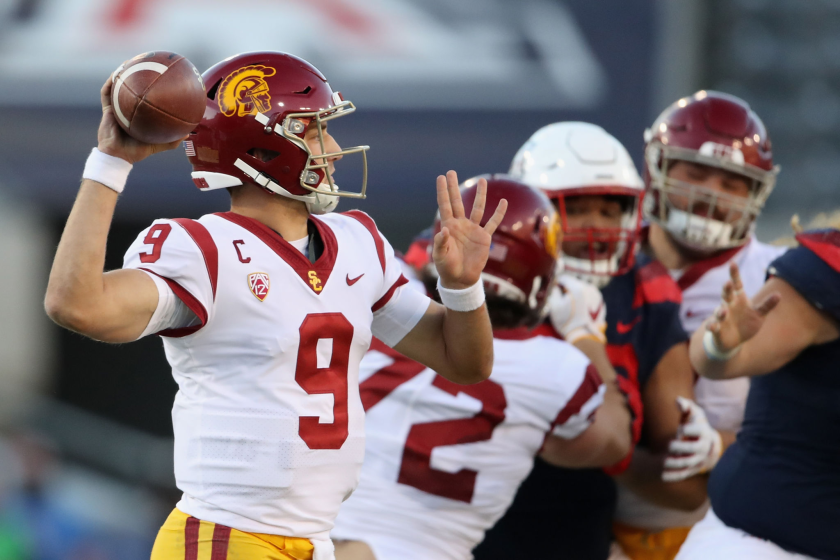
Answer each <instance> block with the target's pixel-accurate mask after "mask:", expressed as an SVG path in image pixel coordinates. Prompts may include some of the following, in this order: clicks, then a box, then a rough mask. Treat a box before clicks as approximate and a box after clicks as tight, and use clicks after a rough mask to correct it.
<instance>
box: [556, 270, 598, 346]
mask: <svg viewBox="0 0 840 560" xmlns="http://www.w3.org/2000/svg"><path fill="white" fill-rule="evenodd" d="M548 308H549V319H550V320H551V325H552V326H553V327H554V330H556V331H557V332H558V333H560V334H561V335H562V336H563V338H565V339H566V341H568V342H569V343H571V344H574V343H575V342H577V341H578V340H581V339H583V338H593V339H595V340H597V341H599V342H601V343H602V344H604V343H606V341H607V337H606V336H605V333H606V331H607V306H606V305H604V298H603V297H602V296H601V291H600V290H599V289H598V288H596V287H595V286H593V285H591V284H588V283H586V282H584V281H583V280H578V279H577V278H575V277H573V276H561V277H560V278H558V280H557V287H556V288H554V289H553V290H552V292H551V296H550V298H549V301H548Z"/></svg>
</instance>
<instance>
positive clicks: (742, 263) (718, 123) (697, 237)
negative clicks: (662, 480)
mask: <svg viewBox="0 0 840 560" xmlns="http://www.w3.org/2000/svg"><path fill="white" fill-rule="evenodd" d="M645 142H646V146H645V164H646V169H645V171H646V173H645V179H646V181H647V182H648V188H649V192H648V198H647V200H646V207H645V214H646V217H647V219H648V220H649V221H650V230H649V234H648V239H647V241H648V243H647V247H646V249H647V250H648V251H649V252H650V253H651V254H652V256H654V257H655V258H657V259H658V260H659V261H660V262H661V263H662V264H664V265H665V266H666V268H668V269H669V270H670V272H671V275H672V277H673V278H674V279H675V280H676V281H677V284H678V285H679V287H680V288H681V290H682V293H683V301H682V306H681V319H682V323H683V327H684V328H685V330H686V331H687V332H694V331H695V330H696V329H697V328H698V327H699V326H700V325H701V324H702V322H703V321H704V320H705V319H706V318H707V317H708V316H710V315H711V314H712V312H713V311H714V309H715V308H716V307H717V305H718V304H719V301H720V291H721V289H722V287H723V285H724V283H725V282H726V281H727V280H728V279H729V267H728V263H729V262H730V261H734V262H736V263H737V264H738V266H739V268H740V270H741V274H742V278H743V284H744V291H745V292H746V294H747V296H748V297H752V296H753V295H754V294H755V293H756V292H757V291H758V290H759V288H761V286H762V285H763V283H764V278H765V273H766V269H767V266H768V265H769V264H770V262H771V261H773V260H774V259H775V258H776V257H777V256H779V255H780V254H781V253H782V252H783V251H784V249H783V248H779V247H773V246H770V245H766V244H764V243H761V242H759V241H758V240H757V239H756V238H755V235H754V233H753V232H754V229H755V220H756V219H757V218H758V216H759V214H760V212H761V209H762V207H763V206H764V202H765V201H766V200H767V197H768V196H769V195H770V192H771V191H772V190H773V186H774V184H775V180H776V175H777V173H778V167H774V165H773V154H772V150H771V143H770V139H769V136H768V134H767V131H766V129H765V127H764V124H763V123H762V121H761V119H760V118H759V117H758V115H756V114H755V112H753V111H752V110H751V109H750V107H749V105H748V104H747V103H746V102H744V101H743V100H741V99H739V98H737V97H734V96H731V95H728V94H724V93H719V92H714V91H700V92H697V93H696V94H694V95H693V96H690V97H686V98H683V99H680V100H678V101H677V102H675V103H674V104H673V105H672V106H670V107H669V108H667V109H666V110H665V111H664V112H663V113H662V114H661V115H660V116H659V117H658V118H657V119H656V121H655V122H654V124H653V125H652V126H651V128H650V129H648V130H647V131H646V133H645ZM748 392H749V379H747V378H739V379H731V380H725V381H720V380H710V379H706V378H700V379H699V380H698V382H697V384H696V386H695V389H694V393H695V398H696V401H697V402H698V403H699V404H700V406H701V407H702V408H703V410H704V411H705V416H706V417H707V418H708V422H709V423H710V424H711V426H712V427H713V428H714V430H708V429H707V430H703V433H702V436H701V441H700V442H699V443H695V444H688V445H689V446H692V445H693V446H694V448H693V449H692V450H691V453H693V454H692V455H689V456H688V457H685V456H680V455H681V454H682V453H688V452H689V451H688V448H687V447H683V446H684V445H685V443H684V442H678V441H675V442H673V443H672V455H671V456H669V457H668V458H667V459H666V463H665V467H666V469H665V475H664V476H667V477H668V480H672V481H676V480H682V479H685V478H688V477H690V476H693V475H695V474H697V473H702V472H707V471H709V470H711V469H712V468H713V467H714V465H715V463H716V462H717V460H718V459H719V457H720V455H721V453H722V451H723V448H725V447H726V446H727V445H728V444H730V443H731V442H732V441H734V436H735V433H736V432H737V431H738V430H739V429H740V427H741V422H742V420H743V416H744V408H745V405H746V398H747V393H748ZM695 435H697V434H695ZM698 449H701V450H702V452H699V453H698ZM707 509H708V502H707V503H706V504H705V505H704V506H702V507H701V508H699V509H698V510H696V511H693V512H683V511H678V510H672V509H667V508H663V507H659V506H657V505H654V504H652V503H650V502H647V501H645V500H644V499H642V498H641V497H639V496H637V495H635V494H633V493H632V492H630V491H628V490H626V489H623V488H622V489H620V493H619V504H618V509H617V512H616V519H617V521H618V523H620V524H621V526H622V530H621V531H617V533H616V536H617V538H618V540H619V542H620V543H621V545H622V547H623V549H624V552H625V553H626V554H627V555H628V556H630V557H631V558H633V560H647V559H649V558H650V559H653V558H656V559H659V558H673V557H674V556H675V555H676V553H677V551H678V550H679V546H680V545H681V543H682V542H683V540H684V539H685V536H686V535H687V533H688V530H689V529H690V527H691V526H692V525H693V524H694V523H696V522H698V521H699V520H700V519H702V518H703V516H704V514H705V512H706V510H707ZM663 551H664V555H663ZM618 557H621V555H620V554H619V555H618Z"/></svg>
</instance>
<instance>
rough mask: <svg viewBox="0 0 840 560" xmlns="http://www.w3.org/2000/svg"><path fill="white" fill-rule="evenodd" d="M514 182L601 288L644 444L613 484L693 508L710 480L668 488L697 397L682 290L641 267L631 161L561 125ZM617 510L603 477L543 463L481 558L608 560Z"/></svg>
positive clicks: (575, 270) (550, 129)
mask: <svg viewBox="0 0 840 560" xmlns="http://www.w3.org/2000/svg"><path fill="white" fill-rule="evenodd" d="M511 174H512V175H513V176H515V177H519V178H520V179H521V180H522V181H524V182H526V183H528V184H529V185H531V186H534V187H538V188H541V189H542V190H543V192H545V193H546V194H547V195H548V196H549V198H550V199H551V200H552V201H553V202H554V204H555V205H556V206H557V208H558V210H559V213H560V218H561V223H562V226H563V243H562V251H563V264H564V268H565V272H566V273H567V274H571V275H575V276H577V277H578V278H580V279H582V280H584V281H586V282H587V283H588V284H590V285H592V286H596V287H598V288H600V289H601V292H602V294H603V298H604V302H605V303H606V309H607V313H606V324H607V331H606V336H607V351H608V353H609V357H610V359H611V361H612V363H613V366H615V368H616V370H617V372H618V374H619V379H620V380H621V381H622V383H624V384H625V385H626V386H627V387H628V390H627V392H628V394H630V395H631V398H630V402H631V404H633V405H635V408H636V418H635V421H636V426H635V428H636V434H637V437H640V438H641V441H640V445H639V447H637V449H636V451H634V455H633V458H634V460H633V463H632V464H630V463H629V461H630V458H629V457H628V458H627V459H626V460H625V461H623V462H622V464H620V465H616V466H614V467H613V468H611V469H608V472H609V473H610V474H612V475H615V476H618V475H619V474H621V473H622V472H623V474H621V476H620V478H619V480H620V481H622V482H623V483H624V484H628V485H631V486H632V487H635V488H638V489H639V491H640V492H642V493H644V495H646V496H650V497H651V499H654V500H656V501H657V502H658V503H664V504H667V505H671V506H673V507H678V508H683V509H694V508H696V507H698V506H699V505H700V504H702V503H703V501H704V500H705V497H706V494H705V479H700V478H694V479H689V480H685V481H682V482H678V483H675V484H672V483H665V482H663V481H662V479H661V475H662V470H663V460H664V458H665V454H666V453H667V451H668V448H669V444H670V442H671V441H672V440H673V439H674V438H675V437H676V436H677V433H678V429H679V427H680V418H681V413H680V409H679V408H678V405H677V399H678V398H681V399H691V398H692V397H693V391H692V385H693V382H694V379H693V373H692V371H691V367H690V364H689V361H688V347H687V344H686V341H687V338H688V337H687V335H686V333H685V331H684V330H683V328H682V326H681V324H680V318H679V305H680V299H681V298H680V292H679V289H678V288H677V286H676V284H675V283H674V281H673V280H672V279H671V277H670V276H669V275H668V273H667V271H666V270H665V268H664V267H663V266H662V265H661V264H659V263H658V262H656V261H654V260H651V259H650V258H649V257H647V256H646V255H640V256H638V257H637V255H636V248H637V245H638V243H637V241H638V237H639V231H640V226H641V223H640V221H641V205H642V197H643V194H644V184H643V182H642V179H641V178H640V177H639V174H638V172H637V171H636V168H635V166H634V165H633V161H632V159H631V158H630V155H629V154H628V153H627V150H626V149H625V148H624V146H622V145H621V143H620V142H619V141H618V140H616V139H615V138H614V137H612V136H611V135H610V134H608V133H607V132H606V131H605V130H603V129H602V128H601V127H599V126H596V125H593V124H589V123H582V122H562V123H554V124H551V125H548V126H545V127H543V128H542V129H540V130H539V131H537V132H536V133H534V135H533V136H532V137H531V138H530V139H529V140H528V141H527V142H526V143H525V144H524V145H523V146H522V148H521V149H520V150H519V152H518V153H517V154H516V156H515V157H514V159H513V163H512V165H511ZM555 318H556V317H554V316H553V317H552V319H555ZM685 402H686V406H687V405H688V403H689V402H690V401H688V400H686V401H685ZM628 466H629V467H630V468H629V470H627V471H626V472H624V469H626V468H627V467H628ZM615 503H616V489H615V483H614V482H613V480H612V478H611V477H610V476H609V475H608V474H607V473H605V472H604V471H603V470H601V469H589V470H570V469H562V468H557V467H553V466H551V465H550V464H549V463H547V462H545V461H542V460H540V459H537V461H536V464H535V466H534V470H533V471H532V472H531V474H530V476H529V477H528V479H527V480H526V481H525V482H524V483H523V484H522V486H521V487H520V489H519V492H518V493H517V496H516V498H515V500H514V502H513V505H512V506H511V508H510V509H509V510H508V512H507V513H506V515H505V516H504V517H503V518H502V519H501V520H500V521H499V522H498V523H497V524H496V526H495V527H494V528H493V529H492V530H491V531H489V532H488V533H487V536H486V538H485V540H484V542H482V543H481V545H480V546H479V547H478V548H477V549H476V551H475V556H476V558H477V559H478V560H487V559H496V558H498V559H501V558H511V557H517V556H519V555H521V556H522V557H528V558H575V559H576V560H586V559H595V560H603V559H605V558H606V557H607V556H608V555H609V550H610V545H611V543H612V540H613V538H612V524H613V512H614V510H615Z"/></svg>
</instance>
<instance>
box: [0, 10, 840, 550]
mask: <svg viewBox="0 0 840 560" xmlns="http://www.w3.org/2000/svg"><path fill="white" fill-rule="evenodd" d="M156 48H159V49H164V50H171V51H176V52H179V53H181V54H184V55H186V56H187V57H188V58H190V59H191V60H192V61H193V62H194V63H195V65H196V66H197V67H198V68H199V69H201V70H202V71H203V70H204V69H206V68H207V67H209V66H210V65H211V64H212V63H214V62H216V61H218V60H221V59H222V58H224V57H226V56H229V55H231V54H234V53H237V52H242V51H248V50H283V51H288V52H291V53H295V54H297V55H299V56H302V57H303V58H306V59H307V60H309V61H311V62H312V63H314V64H315V65H316V66H318V67H319V68H320V69H321V70H322V71H323V72H324V73H325V74H326V75H327V76H328V78H329V79H330V82H331V83H332V85H333V86H334V87H336V88H337V89H340V90H341V91H342V92H343V93H344V94H345V97H346V98H348V99H351V100H352V101H354V102H355V103H356V105H357V106H358V107H359V110H358V111H357V113H356V114H355V115H352V116H350V117H347V118H345V119H340V120H338V121H334V123H333V124H331V125H330V129H331V131H332V133H333V134H334V135H335V136H336V137H337V139H338V141H339V142H340V143H342V144H346V145H356V144H369V145H370V146H371V151H370V158H369V159H370V180H369V188H368V192H369V194H370V196H369V199H368V200H366V201H362V202H360V203H358V204H349V203H348V202H347V201H346V200H345V201H342V203H341V206H340V208H344V209H348V208H350V207H353V206H357V207H360V208H362V209H364V210H365V211H367V212H368V213H370V214H371V215H372V216H373V217H374V218H375V219H376V220H377V222H378V223H379V226H380V228H381V229H382V230H383V231H384V232H385V234H386V235H387V236H388V237H389V238H390V239H391V241H392V243H393V244H394V246H395V247H397V248H402V249H404V248H405V247H406V246H407V244H408V242H409V240H410V238H411V237H412V235H413V234H414V233H415V232H417V231H419V230H420V229H422V228H423V227H425V226H426V225H428V224H429V222H430V221H431V219H432V216H433V213H434V209H435V202H434V196H433V194H432V192H433V191H432V188H433V184H434V178H435V176H436V175H437V174H439V173H442V172H444V171H446V170H447V169H450V168H453V169H455V170H457V171H458V173H459V175H460V177H462V178H467V177H469V176H471V175H474V174H478V173H484V172H502V171H505V170H506V169H507V167H508V164H509V162H510V159H511V158H512V156H513V154H514V152H515V151H516V149H517V148H518V147H519V146H520V145H521V144H522V142H524V140H525V139H526V138H527V137H528V136H529V135H530V134H531V133H532V132H533V131H534V130H536V129H537V128H539V127H540V126H542V125H544V124H547V123H549V122H553V121H558V120H569V119H577V120H586V121H591V122H594V123H597V124H600V125H602V126H603V127H605V128H606V129H607V130H608V131H610V132H612V133H613V134H615V135H616V136H617V137H618V138H619V139H620V140H621V141H623V142H624V143H625V145H626V146H627V147H628V149H629V150H630V151H631V153H632V154H633V155H634V157H635V158H636V161H637V164H641V155H642V132H643V130H644V128H645V126H646V125H648V124H650V122H652V120H653V118H654V117H655V116H656V115H657V114H658V113H659V112H660V111H661V110H662V109H663V108H664V107H665V106H666V105H667V104H669V103H670V102H672V101H674V100H675V99H677V98H678V97H680V96H683V95H686V94H689V93H692V92H694V91H696V90H698V89H701V88H709V89H719V90H723V91H727V92H731V93H735V94H737V95H739V96H741V97H743V98H744V99H746V100H747V101H749V102H750V103H751V104H752V106H753V107H754V108H755V110H756V111H757V112H758V113H759V115H761V116H762V118H763V119H764V120H765V123H766V124H767V126H768V128H769V130H770V133H771V136H772V138H773V140H774V142H775V150H774V152H775V155H776V159H777V162H778V163H780V164H781V165H782V168H783V171H782V173H781V175H780V179H779V182H778V185H777V188H776V191H775V192H774V194H773V195H772V197H771V198H770V201H769V204H768V206H767V209H766V210H765V212H764V214H763V216H762V218H761V220H760V223H759V228H758V231H759V237H761V238H762V239H763V240H770V239H773V238H774V237H776V236H778V235H782V234H784V233H786V232H787V227H788V226H787V224H788V221H789V218H790V215H791V214H793V213H794V212H798V213H799V214H800V215H801V216H803V218H804V219H807V218H808V217H809V216H811V215H813V214H815V213H816V212H817V211H820V210H827V209H831V208H835V207H837V206H840V184H838V183H840V134H838V130H840V127H838V124H840V1H838V0H809V1H807V2H803V1H802V0H679V1H674V0H598V1H597V2H593V1H592V0H458V1H457V2H453V1H451V0H252V1H250V2H248V3H241V4H231V3H229V2H221V1H218V0H167V1H166V2H164V1H162V0H0V263H2V265H0V310H2V311H0V314H1V315H0V331H2V335H0V560H19V559H33V560H34V559H39V560H40V559H96V560H100V559H102V560H108V559H117V558H119V559H121V560H125V559H128V560H131V559H134V558H138V559H140V558H148V553H149V550H150V548H151V542H152V540H153V538H154V535H155V533H156V530H157V528H158V526H159V524H160V522H161V521H162V519H163V518H164V517H165V515H166V514H167V513H168V511H169V510H170V509H171V507H172V506H173V504H174V502H175V500H176V499H177V492H176V490H175V489H174V484H173V476H172V444H171V434H172V432H171V423H170V416H169V411H170V407H171V403H172V397H173V395H174V393H175V385H174V382H173V381H172V379H171V377H170V374H169V370H168V366H167V364H166V362H165V359H164V356H163V352H162V349H161V343H160V342H159V341H158V340H156V339H149V340H143V341H141V342H139V343H135V344H131V345H126V346H122V347H113V346H106V345H104V344H97V343H93V342H91V341H88V340H84V339H82V338H81V337H79V336H75V335H73V334H70V333H68V332H66V331H61V330H59V329H58V328H56V327H54V326H52V325H51V324H50V323H49V321H48V320H47V318H46V316H45V315H44V313H43V311H42V302H41V300H42V297H43V292H44V288H45V284H46V279H47V275H48V271H49V265H50V261H51V259H52V255H53V252H54V248H55V245H56V243H57V241H58V237H59V235H60V232H61V228H62V226H63V224H64V220H65V218H66V215H67V213H68V211H69V209H70V206H71V204H72V202H73V198H74V196H75V193H76V188H77V185H78V181H79V178H80V176H81V172H82V168H83V165H84V160H85V157H86V155H87V153H88V151H89V150H90V149H91V147H93V146H94V145H95V142H96V128H97V124H98V120H99V114H100V111H99V107H98V89H99V87H100V85H101V83H102V81H103V80H104V78H105V77H106V76H107V75H108V74H109V73H110V72H111V71H112V70H113V69H114V68H116V66H118V65H119V64H120V63H121V62H122V61H123V60H125V59H127V58H130V57H132V56H134V55H135V54H138V53H141V52H144V51H148V50H154V49H156ZM347 167H352V166H347ZM188 173H189V166H188V163H187V160H186V158H185V157H184V155H183V153H181V151H180V150H177V151H175V152H170V153H167V154H164V155H161V156H156V157H153V158H151V159H150V160H147V161H145V162H143V163H141V164H139V165H138V166H137V167H136V169H135V171H134V172H133V174H132V177H131V179H130V181H129V185H128V189H127V191H126V194H125V195H124V196H123V199H122V200H121V202H120V204H119V206H118V211H117V218H116V222H115V224H114V227H113V230H112V235H111V239H110V242H109V253H108V263H107V266H108V267H109V268H117V267H119V266H120V264H121V259H122V254H123V252H124V250H125V249H126V248H127V247H128V245H129V243H130V242H131V240H132V239H133V238H134V236H135V235H136V234H137V232H138V231H139V230H140V229H142V228H143V227H145V226H146V225H147V224H148V223H149V222H150V221H151V220H152V219H154V218H156V217H176V216H185V217H198V216H200V215H202V214H204V213H207V212H212V211H218V210H223V209H225V207H226V204H227V195H226V194H225V193H224V192H215V193H209V194H202V193H199V192H198V191H197V190H196V189H195V188H194V187H193V186H192V183H191V181H190V180H189V175H188ZM339 177H340V179H341V181H342V182H344V183H352V182H353V181H354V180H358V179H359V177H358V173H357V171H356V170H353V169H346V168H342V167H341V166H340V167H339Z"/></svg>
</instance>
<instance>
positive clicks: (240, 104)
mask: <svg viewBox="0 0 840 560" xmlns="http://www.w3.org/2000/svg"><path fill="white" fill-rule="evenodd" d="M276 73H277V70H275V69H274V68H271V67H269V66H262V65H256V66H245V67H244V68H240V69H239V70H234V71H233V72H231V73H230V74H228V76H227V77H226V78H225V79H224V80H222V83H221V85H220V86H219V110H220V111H221V112H222V114H223V115H224V116H226V117H232V116H234V115H237V116H239V117H244V116H246V115H253V114H256V113H265V112H266V111H268V110H269V109H271V96H270V95H269V94H268V84H267V83H266V81H265V78H267V77H269V76H273V75H274V74H276Z"/></svg>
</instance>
